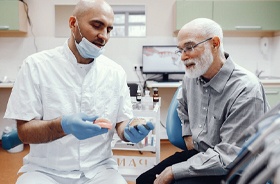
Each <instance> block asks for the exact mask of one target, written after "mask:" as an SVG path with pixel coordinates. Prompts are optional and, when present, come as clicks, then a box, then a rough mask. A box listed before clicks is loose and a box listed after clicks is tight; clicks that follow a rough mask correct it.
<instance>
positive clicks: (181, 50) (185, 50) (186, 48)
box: [175, 37, 213, 55]
mask: <svg viewBox="0 0 280 184" xmlns="http://www.w3.org/2000/svg"><path fill="white" fill-rule="evenodd" d="M212 39H213V37H210V38H207V39H205V40H203V41H201V42H198V43H197V44H194V45H192V46H190V47H185V48H184V49H179V50H176V51H175V54H178V55H182V53H183V52H184V53H186V52H190V51H193V50H194V48H195V47H197V46H198V45H200V44H202V43H204V42H207V41H209V40H212Z"/></svg>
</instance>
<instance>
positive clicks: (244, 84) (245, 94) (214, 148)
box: [172, 57, 269, 179]
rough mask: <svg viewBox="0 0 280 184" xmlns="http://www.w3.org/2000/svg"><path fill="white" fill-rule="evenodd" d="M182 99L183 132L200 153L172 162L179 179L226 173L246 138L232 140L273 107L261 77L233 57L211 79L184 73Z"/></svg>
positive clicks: (180, 114) (180, 102)
mask: <svg viewBox="0 0 280 184" xmlns="http://www.w3.org/2000/svg"><path fill="white" fill-rule="evenodd" d="M178 100H179V105H178V114H179V117H180V119H181V121H182V125H183V126H182V127H183V128H182V129H183V130H182V131H183V132H182V133H183V136H188V135H191V136H192V138H193V143H194V148H195V149H196V150H198V151H199V153H198V154H197V155H195V156H193V157H192V158H190V159H189V160H187V161H185V162H181V163H178V164H175V165H173V166H172V170H173V174H174V176H175V179H180V178H185V177H191V176H206V175H223V174H226V170H225V169H224V168H225V167H226V166H227V165H228V164H229V163H230V162H232V161H233V160H234V159H235V158H236V156H237V154H238V152H239V151H240V148H241V147H242V145H243V143H244V142H245V140H241V141H240V142H237V144H236V145H235V146H231V144H232V143H233V142H235V141H236V140H237V138H238V137H239V136H240V134H241V133H242V131H244V130H245V129H246V128H247V127H248V126H250V125H251V124H252V123H253V122H254V121H255V120H257V119H258V118H259V117H260V116H262V115H263V114H264V113H265V112H267V111H268V109H269V105H268V103H267V100H266V97H265V94H264V89H263V86H262V84H261V83H260V81H259V80H258V78H257V77H256V76H255V75H254V74H252V73H251V72H249V71H247V70H245V69H244V68H242V67H240V66H238V65H237V64H235V63H233V62H232V61H231V59H230V58H229V57H228V58H227V61H226V62H225V63H224V65H223V67H222V68H221V70H220V71H219V72H218V73H217V74H216V75H215V76H214V77H213V78H212V79H211V80H210V81H208V82H207V81H204V80H203V79H202V78H196V79H190V78H187V77H184V79H183V83H182V89H181V91H180V92H179V93H178Z"/></svg>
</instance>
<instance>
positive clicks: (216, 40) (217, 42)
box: [212, 36, 221, 49]
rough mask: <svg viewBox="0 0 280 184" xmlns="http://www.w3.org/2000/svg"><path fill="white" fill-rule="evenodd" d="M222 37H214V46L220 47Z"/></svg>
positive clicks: (215, 47)
mask: <svg viewBox="0 0 280 184" xmlns="http://www.w3.org/2000/svg"><path fill="white" fill-rule="evenodd" d="M220 41H221V40H220V38H219V37H218V36H214V37H213V38H212V45H213V47H214V49H218V48H219V47H220Z"/></svg>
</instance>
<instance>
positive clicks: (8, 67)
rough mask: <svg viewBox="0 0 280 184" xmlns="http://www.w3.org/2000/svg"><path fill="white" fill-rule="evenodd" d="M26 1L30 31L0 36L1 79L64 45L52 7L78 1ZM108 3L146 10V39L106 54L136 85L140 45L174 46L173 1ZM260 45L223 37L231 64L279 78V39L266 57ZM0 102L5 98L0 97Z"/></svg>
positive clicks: (122, 43)
mask: <svg viewBox="0 0 280 184" xmlns="http://www.w3.org/2000/svg"><path fill="white" fill-rule="evenodd" d="M25 1H26V2H27V4H28V5H29V15H30V18H31V21H32V29H31V28H30V27H29V32H28V36H27V37H16V38H15V37H1V36H0V56H1V57H0V79H1V78H2V77H3V76H8V77H9V78H10V79H11V80H15V78H16V74H17V71H18V69H19V66H20V65H21V63H22V61H23V59H24V58H25V57H27V56H28V55H30V54H32V53H35V52H36V51H41V50H44V49H50V48H53V47H55V46H59V45H61V44H63V43H64V42H65V41H66V39H67V38H56V37H55V36H54V35H55V27H54V25H55V16H54V15H55V13H54V12H55V11H54V5H56V4H76V2H77V1H78V0H52V1H46V0H25ZM108 2H109V3H110V4H112V5H131V4H134V5H145V7H146V15H147V36H146V37H145V38H111V40H110V41H109V43H108V44H107V46H106V52H105V55H107V56H108V57H110V58H112V59H114V60H115V61H116V62H117V63H119V64H121V65H122V66H123V67H124V69H125V70H126V72H127V76H128V81H131V82H135V81H138V77H137V75H136V73H135V71H134V65H135V64H138V65H141V51H142V50H141V49H142V45H144V44H146V45H148V44H152V45H161V44H162V45H170V44H176V38H175V37H173V31H174V30H173V27H174V26H173V23H174V20H173V19H174V16H173V14H174V2H175V0H133V1H131V0H108ZM65 21H66V22H67V21H68V20H65ZM69 34H70V31H69ZM259 42H260V38H259V37H225V39H224V47H225V50H226V51H227V52H229V53H230V55H231V57H232V58H233V59H234V61H236V62H237V63H238V64H240V65H241V66H243V67H245V68H247V69H248V70H250V71H252V72H255V71H256V69H258V70H263V71H264V73H263V75H278V76H280V73H279V72H278V68H280V62H279V58H280V52H279V51H280V37H273V38H269V47H270V48H269V51H268V53H267V55H263V54H261V52H260V47H259ZM34 43H36V46H35V44H34ZM36 47H37V48H36ZM170 95H173V94H170ZM0 98H4V96H3V95H2V94H1V97H0ZM163 116H165V115H163ZM3 121H6V120H3ZM0 123H1V120H0ZM0 129H1V125H0Z"/></svg>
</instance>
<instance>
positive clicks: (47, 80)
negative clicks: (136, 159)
mask: <svg viewBox="0 0 280 184" xmlns="http://www.w3.org/2000/svg"><path fill="white" fill-rule="evenodd" d="M113 22H114V13H113V10H112V8H111V6H110V5H109V4H108V3H106V2H105V1H103V0H82V1H79V2H78V4H77V5H76V7H75V9H74V11H73V15H72V16H71V17H70V18H69V27H70V30H71V36H70V38H69V39H68V40H67V41H66V42H65V43H64V45H63V46H60V47H57V48H54V49H51V50H47V51H42V52H39V53H36V54H33V55H31V56H29V57H27V58H26V59H25V61H24V63H23V65H22V67H21V70H20V71H19V74H18V78H17V80H16V82H15V84H14V87H13V91H12V94H11V96H10V99H9V102H8V106H7V110H6V113H5V118H9V119H15V120H16V121H17V129H18V135H19V137H20V139H21V141H22V142H24V143H26V144H30V153H29V154H28V155H27V156H26V157H24V165H23V166H22V167H21V168H20V170H19V172H20V173H23V174H22V175H20V177H19V178H18V180H17V184H38V183H40V184H58V183H59V184H63V183H65V184H66V183H67V184H70V183H75V184H78V183H87V184H112V183H117V184H125V183H126V181H125V179H124V178H123V177H122V176H121V175H120V174H119V173H118V166H117V163H116V161H115V160H114V159H113V157H112V156H113V155H112V150H111V142H112V138H113V135H114V131H115V130H116V132H117V133H118V135H119V137H120V138H121V139H122V140H124V141H130V142H134V143H137V142H139V141H141V140H142V139H143V138H144V137H145V136H146V135H147V134H148V133H149V131H151V130H152V129H153V128H154V127H153V124H152V123H150V122H147V125H148V128H145V127H144V126H143V125H138V126H137V127H136V128H135V127H132V126H129V124H128V122H131V121H134V120H133V114H132V105H131V101H130V95H129V89H128V87H127V82H126V74H125V72H124V70H123V68H122V67H121V66H120V65H118V64H117V63H115V62H114V61H112V60H111V59H109V58H107V57H105V56H104V55H102V53H103V51H104V46H105V45H106V44H107V42H108V40H109V38H110V31H111V30H112V29H113Z"/></svg>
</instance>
